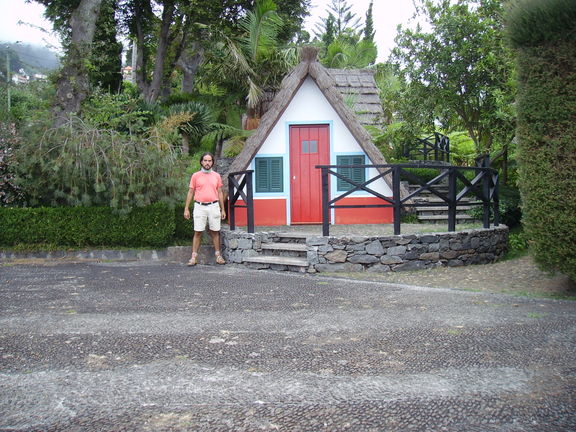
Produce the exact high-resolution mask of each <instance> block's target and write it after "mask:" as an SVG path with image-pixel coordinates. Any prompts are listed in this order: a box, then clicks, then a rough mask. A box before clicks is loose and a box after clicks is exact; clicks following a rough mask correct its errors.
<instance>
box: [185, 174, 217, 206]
mask: <svg viewBox="0 0 576 432" xmlns="http://www.w3.org/2000/svg"><path fill="white" fill-rule="evenodd" d="M221 187H222V177H220V174H218V173H217V172H214V171H210V172H207V173H206V172H202V171H198V172H195V173H194V174H192V178H191V179H190V189H194V200H195V201H198V202H203V203H204V202H212V201H218V189H220V188H221Z"/></svg>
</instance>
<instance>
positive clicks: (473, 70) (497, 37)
mask: <svg viewBox="0 0 576 432" xmlns="http://www.w3.org/2000/svg"><path fill="white" fill-rule="evenodd" d="M418 14H419V15H420V16H421V17H423V18H426V19H427V20H428V22H429V27H430V30H429V31H424V30H423V29H422V28H421V27H420V26H417V27H416V28H415V29H405V28H400V30H399V33H398V35H397V37H396V43H397V47H396V48H395V49H394V50H393V53H392V61H393V62H394V63H395V65H396V66H397V68H398V70H399V73H400V75H401V78H403V80H404V82H406V83H407V84H406V88H405V91H404V92H403V94H402V99H403V104H402V105H403V108H402V110H401V111H402V112H401V114H402V116H403V118H404V119H405V120H412V121H413V122H414V123H415V124H418V125H419V126H421V127H423V128H424V129H428V130H427V132H428V131H430V130H429V129H434V128H435V127H437V125H438V124H439V125H440V126H441V127H442V128H443V129H444V130H446V131H452V130H455V129H459V128H465V130H466V131H467V132H468V134H469V135H470V137H471V138H472V139H473V140H474V143H475V145H476V150H477V152H478V153H484V152H490V151H491V150H492V149H493V148H494V145H495V143H497V144H499V145H503V144H506V143H508V142H510V141H511V139H512V137H513V135H514V121H515V118H514V114H513V112H512V107H513V105H514V93H515V92H514V84H513V80H512V72H513V62H512V56H511V53H510V50H509V49H508V48H507V47H506V44H505V42H504V34H503V19H502V14H503V6H502V2H501V1H500V0H456V1H453V0H419V4H418Z"/></svg>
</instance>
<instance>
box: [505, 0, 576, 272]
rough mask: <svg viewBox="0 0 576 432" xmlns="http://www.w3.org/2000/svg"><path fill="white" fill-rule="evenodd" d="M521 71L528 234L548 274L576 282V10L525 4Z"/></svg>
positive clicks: (550, 2) (518, 14)
mask: <svg viewBox="0 0 576 432" xmlns="http://www.w3.org/2000/svg"><path fill="white" fill-rule="evenodd" d="M507 23H508V35H509V39H510V41H511V42H512V45H513V46H514V48H515V49H516V53H517V63H518V100H517V108H518V127H517V137H518V145H517V159H518V163H519V170H518V171H519V186H520V192H521V195H522V203H523V207H522V213H523V225H524V229H525V231H526V233H527V235H528V238H529V239H530V240H529V241H530V252H531V253H532V254H533V256H534V259H535V261H536V262H537V263H538V264H540V266H541V267H543V268H544V269H545V270H550V271H552V270H558V271H560V272H563V273H565V274H567V275H568V276H570V277H571V278H572V279H575V280H576V249H575V248H574V245H575V244H576V218H575V217H574V215H575V214H576V194H574V190H576V177H575V176H574V173H575V172H576V121H575V118H576V2H574V1H573V0H547V1H541V0H524V1H517V2H514V3H513V5H512V7H511V8H510V9H509V11H508V15H507Z"/></svg>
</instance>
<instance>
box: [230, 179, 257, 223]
mask: <svg viewBox="0 0 576 432" xmlns="http://www.w3.org/2000/svg"><path fill="white" fill-rule="evenodd" d="M253 172H254V170H246V171H238V172H233V173H229V174H228V203H229V206H230V210H229V213H230V214H229V215H228V222H229V224H230V229H231V230H232V231H234V230H235V229H236V209H237V208H245V209H246V210H247V211H246V213H247V219H248V220H247V225H248V226H247V229H248V232H249V233H253V232H254V198H253V196H252V173H253ZM239 198H242V200H243V201H244V205H238V204H236V203H237V201H238V199H239Z"/></svg>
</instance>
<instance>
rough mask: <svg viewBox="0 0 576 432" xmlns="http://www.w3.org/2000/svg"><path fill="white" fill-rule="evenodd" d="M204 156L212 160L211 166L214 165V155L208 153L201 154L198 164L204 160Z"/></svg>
mask: <svg viewBox="0 0 576 432" xmlns="http://www.w3.org/2000/svg"><path fill="white" fill-rule="evenodd" d="M204 156H210V157H211V158H212V163H213V164H215V163H216V160H215V159H214V155H213V154H212V153H210V152H206V153H203V154H202V156H200V163H202V159H204Z"/></svg>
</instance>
